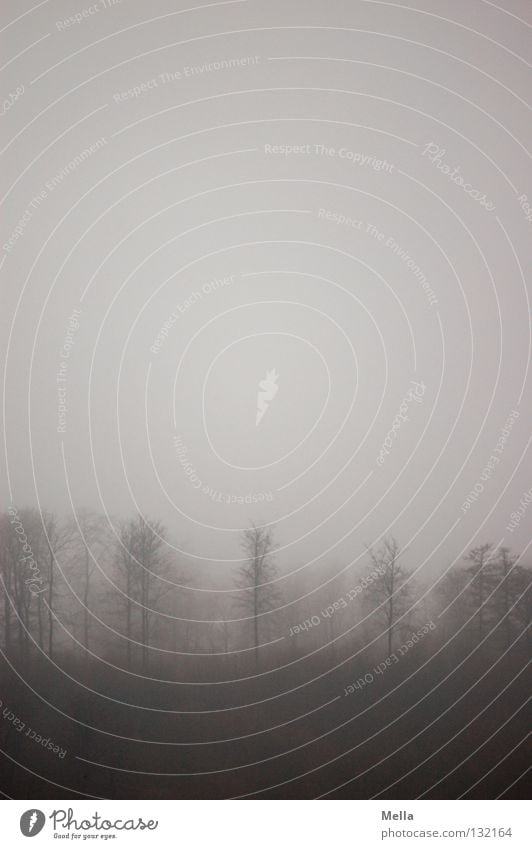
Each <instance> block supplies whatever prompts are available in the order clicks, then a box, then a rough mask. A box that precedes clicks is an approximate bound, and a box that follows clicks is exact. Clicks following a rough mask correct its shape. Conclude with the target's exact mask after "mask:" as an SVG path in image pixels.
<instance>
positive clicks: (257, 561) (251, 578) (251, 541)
mask: <svg viewBox="0 0 532 849" xmlns="http://www.w3.org/2000/svg"><path fill="white" fill-rule="evenodd" d="M274 547H275V544H274V539H273V533H272V531H271V530H270V529H267V528H263V527H258V526H256V525H254V524H252V525H251V527H250V528H247V529H246V530H245V531H243V533H242V540H241V548H242V550H243V552H244V554H245V557H246V560H245V563H244V564H243V565H242V566H241V567H240V568H239V570H238V578H237V586H238V587H239V588H240V589H241V590H243V591H242V592H241V593H239V594H238V595H237V596H235V601H236V604H237V606H238V607H240V608H241V609H242V610H243V611H245V612H246V613H247V614H248V616H249V617H250V618H251V620H252V625H253V645H254V647H255V664H256V665H257V666H258V662H259V648H260V639H261V637H262V639H264V637H265V636H266V634H267V633H268V632H269V631H270V630H271V624H272V621H273V620H272V618H271V617H269V621H268V622H266V618H265V617H266V615H267V614H268V613H271V612H272V611H274V610H275V608H276V607H277V606H278V603H279V600H280V593H279V591H278V589H277V587H276V586H275V581H276V579H277V573H276V569H275V566H274V564H273V562H272V552H273V550H274Z"/></svg>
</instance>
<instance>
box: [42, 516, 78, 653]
mask: <svg viewBox="0 0 532 849" xmlns="http://www.w3.org/2000/svg"><path fill="white" fill-rule="evenodd" d="M41 520H42V527H43V532H44V538H45V542H44V545H45V547H46V551H47V560H48V571H47V579H48V589H47V592H46V602H47V608H48V656H49V657H50V658H53V656H54V625H55V616H54V608H55V604H56V596H57V588H56V563H57V562H58V556H59V555H62V554H66V553H67V551H68V549H69V547H70V545H71V544H72V527H71V525H70V524H68V523H62V522H61V521H60V520H59V519H58V518H57V517H56V516H54V515H53V513H48V512H47V511H44V512H43V513H42V514H41Z"/></svg>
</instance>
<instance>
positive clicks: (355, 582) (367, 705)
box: [0, 507, 532, 799]
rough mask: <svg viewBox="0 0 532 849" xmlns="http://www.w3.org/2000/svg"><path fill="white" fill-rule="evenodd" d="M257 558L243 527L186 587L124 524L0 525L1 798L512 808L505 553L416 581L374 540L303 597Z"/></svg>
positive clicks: (523, 714)
mask: <svg viewBox="0 0 532 849" xmlns="http://www.w3.org/2000/svg"><path fill="white" fill-rule="evenodd" d="M276 547H277V543H276V539H275V528H274V527H270V526H258V525H257V526H255V525H250V526H249V528H247V529H246V530H244V531H243V532H242V534H241V539H240V549H241V555H242V556H241V561H240V562H239V563H238V564H236V565H235V566H234V568H232V569H231V570H228V569H227V567H226V566H225V568H224V569H221V568H220V569H215V568H214V567H213V566H212V564H211V565H210V566H209V568H208V569H207V568H206V566H205V564H200V565H197V564H194V563H193V562H190V560H185V559H184V558H182V557H181V556H180V554H179V544H178V535H176V537H175V539H174V535H173V533H172V531H171V530H169V529H167V528H165V527H164V526H163V524H162V523H161V522H159V521H157V520H156V519H150V518H147V517H145V516H142V515H140V514H139V515H135V516H131V517H127V518H124V519H117V520H115V519H113V518H112V517H109V516H104V515H100V514H98V513H96V512H92V511H89V510H85V511H81V512H80V513H78V514H77V515H76V516H75V517H74V518H69V519H64V518H61V517H60V516H58V515H55V514H54V513H52V512H46V511H39V510H36V509H33V508H20V509H19V508H16V507H12V508H10V509H9V510H8V511H7V512H5V513H4V514H2V515H1V516H0V592H1V599H0V602H1V605H0V648H1V655H2V660H1V679H0V718H1V720H2V721H1V722H0V748H1V751H2V755H1V757H2V791H3V794H4V795H5V796H7V797H13V798H17V797H18V798H64V797H65V796H68V797H70V796H71V797H73V798H92V797H94V798H161V799H164V798H184V799H195V798H257V799H260V798H316V797H320V798H390V799H408V798H418V797H419V798H495V797H499V796H501V797H502V798H520V797H524V796H526V793H525V784H526V778H527V775H526V773H527V769H528V765H529V763H530V750H529V745H530V744H529V737H528V725H529V723H528V721H527V720H528V718H529V713H528V712H527V705H528V699H527V698H526V695H525V694H526V690H527V681H528V682H529V678H528V676H529V669H528V666H529V663H530V657H531V650H532V629H531V622H532V593H531V577H532V570H531V568H530V565H529V564H527V563H522V562H521V559H520V557H519V554H518V553H517V552H513V551H511V550H510V549H509V548H506V547H504V548H500V549H497V548H496V547H494V546H493V545H492V544H490V543H484V544H480V545H477V546H475V547H474V548H472V549H471V550H470V551H469V552H468V554H467V555H466V556H465V557H463V558H462V559H461V560H460V561H459V562H457V563H455V564H449V566H448V568H447V569H445V570H444V571H443V572H442V574H441V575H439V576H437V577H435V578H434V579H433V580H432V581H431V582H423V581H422V580H421V579H420V577H419V575H418V574H417V568H416V567H417V566H418V565H419V564H417V563H414V562H411V559H409V551H408V549H405V550H403V549H402V548H401V545H400V541H399V540H397V539H395V538H394V537H393V536H387V537H384V538H383V539H381V540H377V541H376V542H375V543H374V544H372V545H368V544H364V545H362V546H361V549H360V551H354V552H353V554H354V561H353V563H347V564H345V563H344V564H342V563H339V562H331V563H321V564H320V571H319V580H317V579H315V578H314V579H312V578H311V577H309V576H307V575H306V573H305V570H304V569H299V568H295V569H292V570H291V571H290V572H287V571H286V569H284V570H282V569H281V568H280V566H279V564H278V562H277V560H278V558H277V557H276ZM301 565H302V566H303V565H304V564H301Z"/></svg>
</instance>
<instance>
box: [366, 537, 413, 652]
mask: <svg viewBox="0 0 532 849" xmlns="http://www.w3.org/2000/svg"><path fill="white" fill-rule="evenodd" d="M401 553H402V552H401V551H400V550H399V545H398V543H397V541H396V540H395V539H394V537H389V538H385V539H384V540H383V543H382V545H381V547H380V549H379V550H378V551H377V552H374V551H373V549H371V548H368V554H369V557H370V560H371V565H372V566H373V569H374V571H375V572H376V573H377V575H378V577H377V578H375V579H374V580H373V582H372V583H371V584H370V586H369V587H368V593H369V597H370V598H371V599H372V600H373V601H374V602H377V604H378V608H377V611H376V612H377V614H379V615H380V617H381V618H382V619H384V624H385V627H386V635H387V641H388V655H391V654H392V650H393V638H394V634H395V632H396V630H397V628H398V620H400V619H401V620H402V619H403V617H404V614H405V612H406V611H407V609H408V607H409V604H410V598H411V595H412V593H411V585H409V584H408V580H409V578H410V573H409V572H407V571H406V569H405V568H404V566H403V565H402V564H401V563H400V562H399V558H400V556H401Z"/></svg>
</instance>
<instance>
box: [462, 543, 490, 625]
mask: <svg viewBox="0 0 532 849" xmlns="http://www.w3.org/2000/svg"><path fill="white" fill-rule="evenodd" d="M494 558H495V552H494V550H493V545H492V544H491V543H489V542H488V543H484V545H479V546H477V547H476V548H472V549H471V551H470V552H469V554H468V555H467V556H466V557H465V560H466V562H468V563H470V564H471V565H470V566H468V567H467V568H466V572H467V573H468V574H469V575H470V576H471V578H470V598H471V599H472V604H473V608H474V610H475V611H476V622H477V627H476V630H477V641H478V642H481V641H482V637H483V635H484V625H485V623H486V621H487V619H488V613H489V611H488V610H487V609H486V601H487V598H488V596H489V595H490V593H491V591H492V590H493V588H494V585H495V582H496V569H497V564H496V561H495V559H494Z"/></svg>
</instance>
